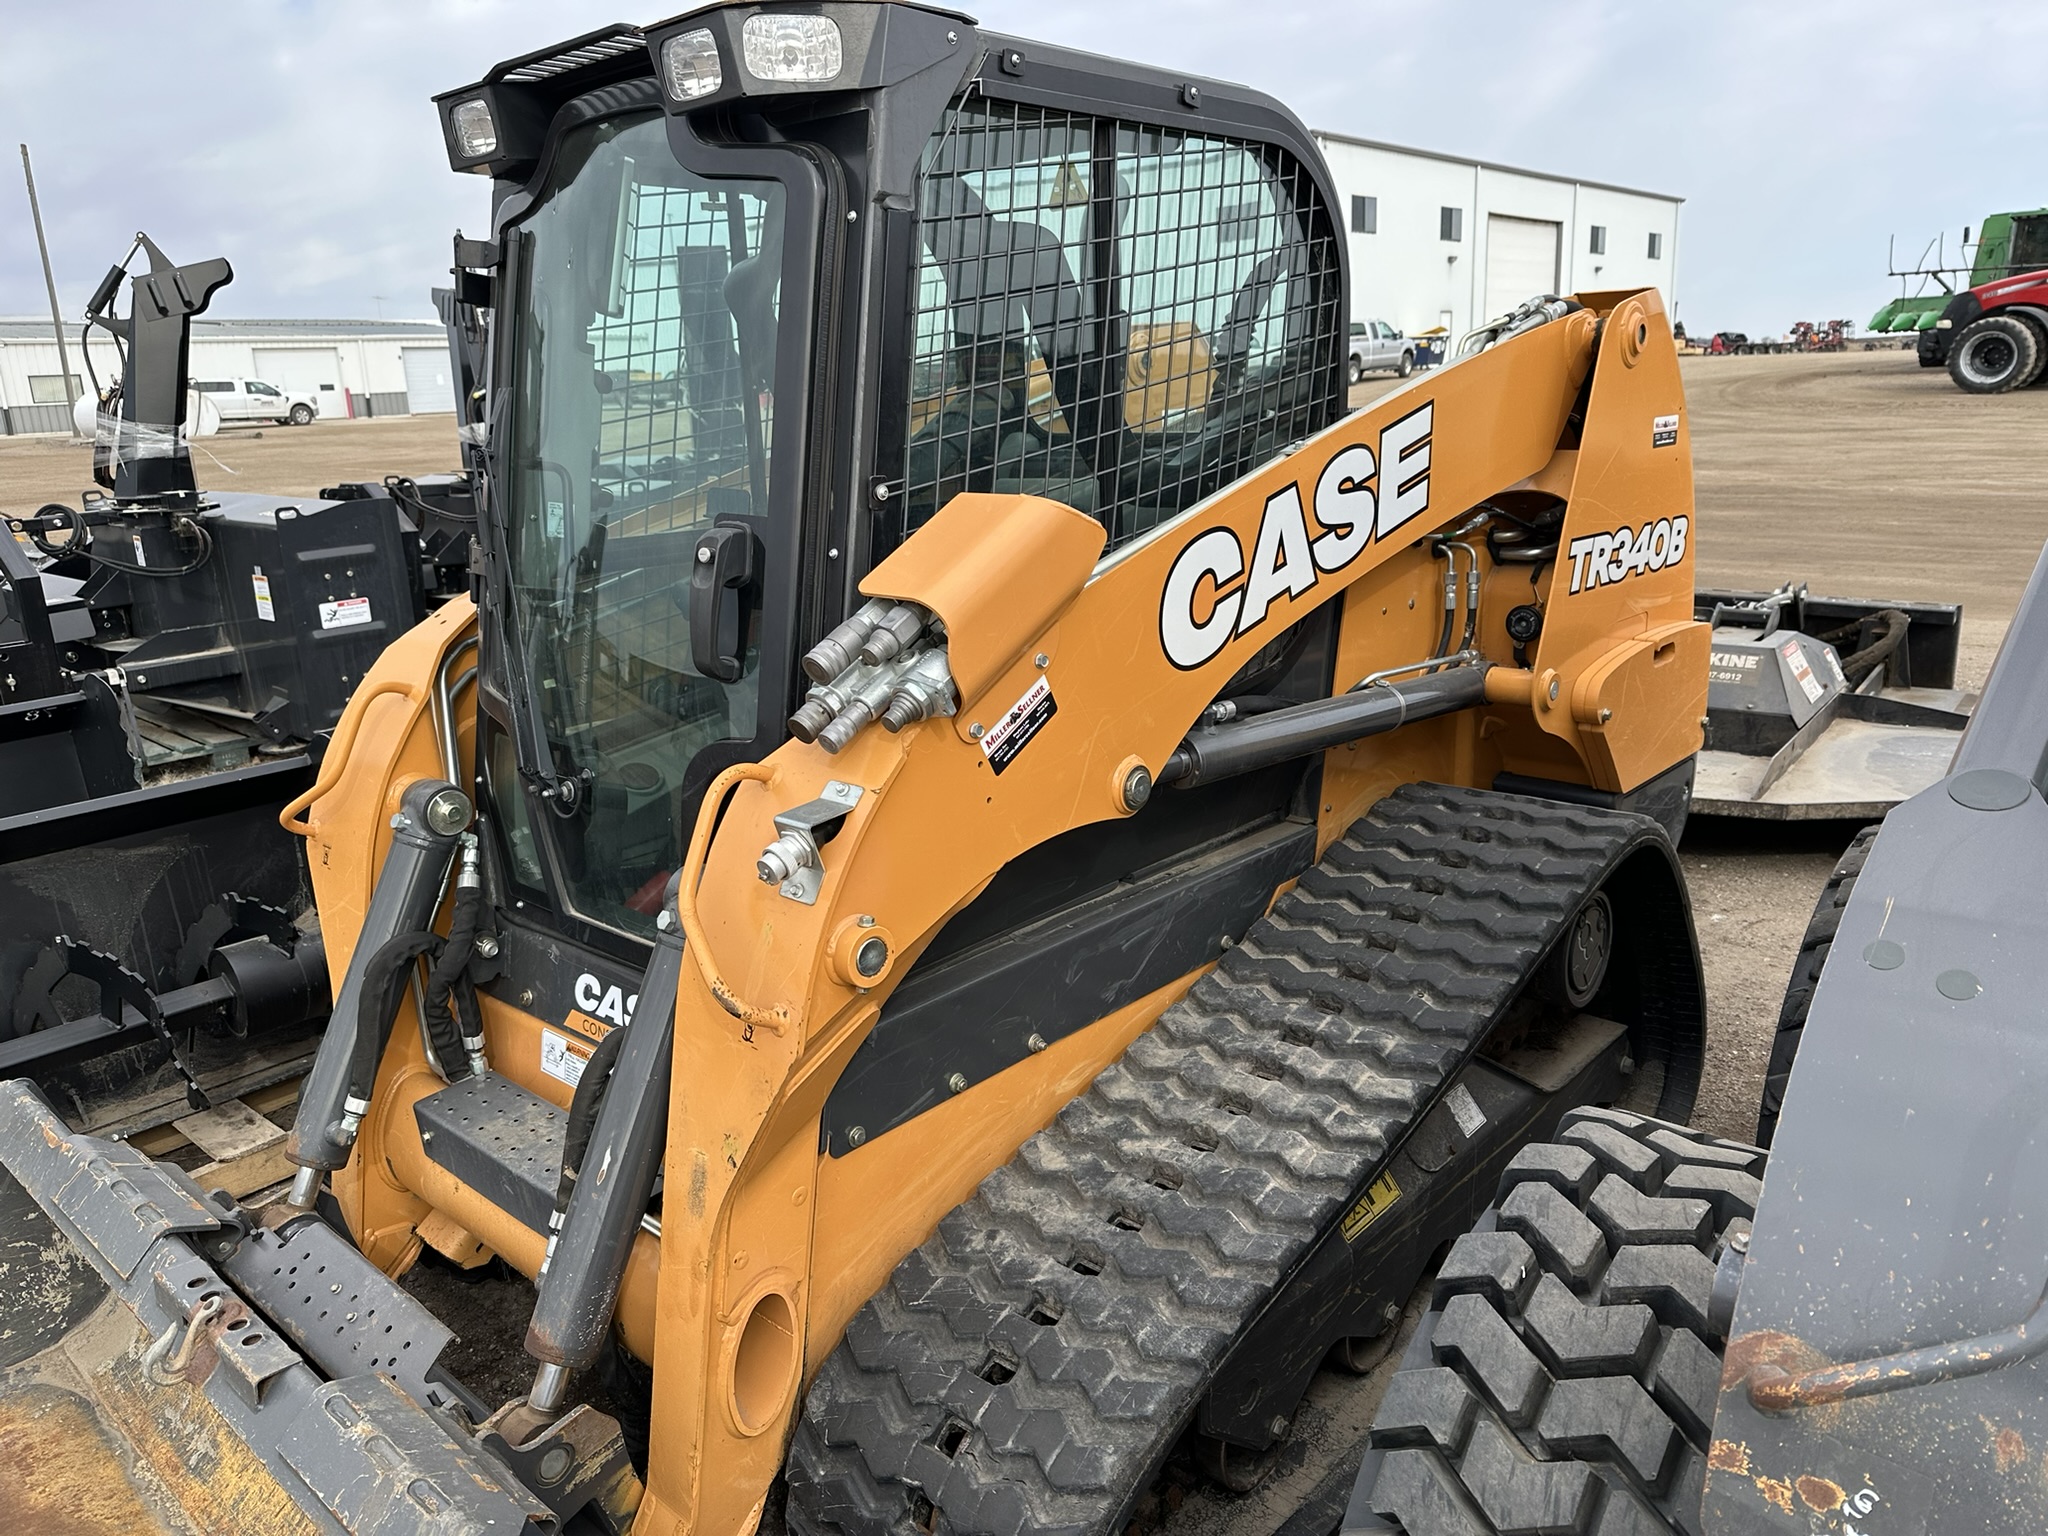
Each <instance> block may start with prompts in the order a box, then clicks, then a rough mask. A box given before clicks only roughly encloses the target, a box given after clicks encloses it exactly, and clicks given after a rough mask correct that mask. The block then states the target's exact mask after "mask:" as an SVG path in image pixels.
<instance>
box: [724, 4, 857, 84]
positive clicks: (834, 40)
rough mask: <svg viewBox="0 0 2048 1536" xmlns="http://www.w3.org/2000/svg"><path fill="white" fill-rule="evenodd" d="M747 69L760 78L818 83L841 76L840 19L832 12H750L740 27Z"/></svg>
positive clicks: (785, 81)
mask: <svg viewBox="0 0 2048 1536" xmlns="http://www.w3.org/2000/svg"><path fill="white" fill-rule="evenodd" d="M740 46H741V48H742V50H743V51H744V53H745V57H746V62H747V73H748V74H750V75H752V76H753V77H754V78H755V79H756V80H773V81H777V82H780V83H783V84H799V85H803V84H809V85H815V84H818V83H820V82H823V81H826V80H836V79H837V78H838V77H839V69H840V65H841V63H842V62H843V61H842V58H841V54H840V48H839V23H838V22H836V21H834V20H833V19H832V18H831V17H829V16H788V15H781V16H778V15H774V14H767V13H764V14H759V15H754V16H749V17H748V18H747V22H746V25H745V26H744V27H742V28H741V29H740Z"/></svg>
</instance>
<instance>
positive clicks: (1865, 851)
mask: <svg viewBox="0 0 2048 1536" xmlns="http://www.w3.org/2000/svg"><path fill="white" fill-rule="evenodd" d="M1877 833H1878V827H1877V826H1875V825H1873V826H1868V827H1865V828H1864V829H1863V830H1862V831H1861V832H1858V833H1857V834H1856V838H1855V840H1854V841H1853V842H1851V843H1850V844H1849V847H1848V849H1847V851H1846V852H1844V853H1843V855H1842V858H1841V862H1839V863H1838V864H1836V865H1835V872H1834V873H1833V874H1832V875H1829V876H1828V883H1827V884H1826V885H1824V886H1822V887H1821V893H1820V900H1819V901H1817V902H1815V903H1814V907H1813V916H1812V917H1811V918H1810V919H1809V920H1808V921H1807V924H1806V936H1805V937H1804V938H1803V939H1801V940H1800V941H1799V958H1798V959H1797V960H1796V961H1794V962H1793V964H1792V979H1791V981H1790V982H1788V983H1786V986H1785V1004H1784V1007H1782V1008H1781V1009H1780V1010H1779V1011H1778V1033H1777V1034H1776V1035H1775V1036H1774V1037H1773V1038H1772V1040H1771V1064H1770V1066H1769V1068H1768V1069H1767V1070H1766V1071H1765V1073H1764V1096H1763V1102H1762V1103H1761V1104H1760V1105H1758V1106H1757V1112H1756V1144H1757V1145H1758V1146H1760V1147H1768V1146H1769V1145H1770V1144H1771V1138H1772V1137H1774V1136H1776V1135H1777V1133H1778V1114H1779V1112H1780V1111H1781V1110H1782V1109H1783V1108H1784V1107H1785V1087H1786V1085H1787V1084H1788V1083H1790V1082H1791V1081H1792V1062H1793V1059H1794V1058H1795V1057H1797V1056H1798V1054H1799V1041H1800V1038H1801V1037H1802V1036H1803V1035H1804V1034H1805V1033H1806V1012H1807V1010H1808V1009H1809V1008H1811V1007H1812V1006H1813V989H1814V988H1815V987H1817V986H1819V985H1820V972H1821V967H1822V966H1824V965H1826V964H1827V963H1828V954H1829V952H1830V951H1831V950H1833V948H1834V947H1835V932H1836V930H1837V929H1839V928H1840V927H1841V926H1842V909H1843V908H1844V907H1846V906H1848V905H1849V893H1850V892H1851V891H1853V890H1855V889H1856V877H1857V876H1858V875H1860V874H1862V873H1863V861H1864V860H1865V859H1867V858H1869V857H1870V845H1871V844H1872V843H1874V842H1876V841H1877Z"/></svg>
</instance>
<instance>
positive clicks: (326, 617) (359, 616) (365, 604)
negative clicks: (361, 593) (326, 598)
mask: <svg viewBox="0 0 2048 1536" xmlns="http://www.w3.org/2000/svg"><path fill="white" fill-rule="evenodd" d="M369 622H370V600H369V599H368V598H367V597H344V598H340V599H337V600H336V601H334V602H331V603H322V604H321V605H320V627H321V628H322V629H352V628H354V627H355V626H356V625H358V624H367V623H369Z"/></svg>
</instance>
